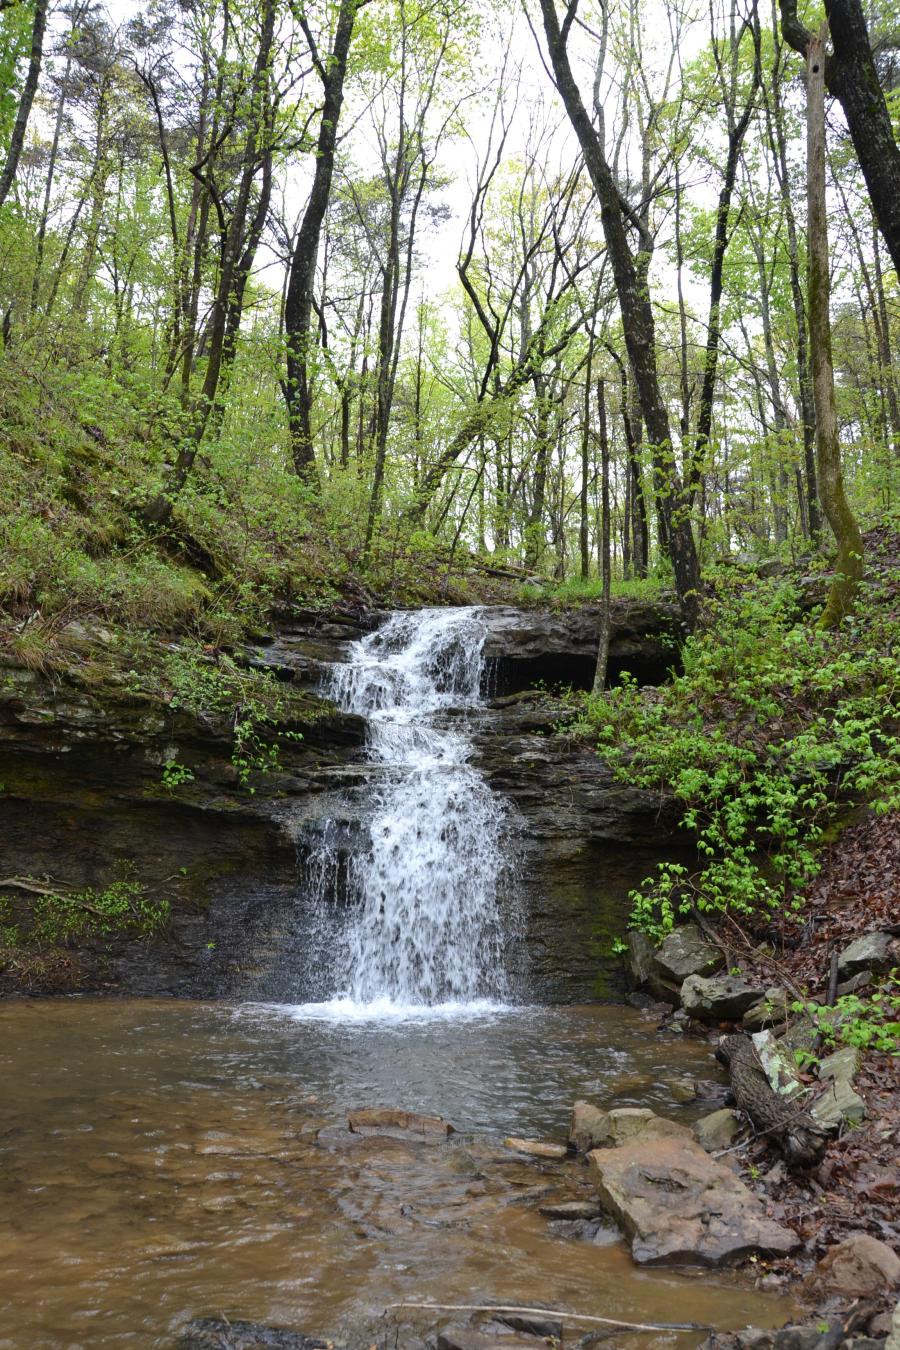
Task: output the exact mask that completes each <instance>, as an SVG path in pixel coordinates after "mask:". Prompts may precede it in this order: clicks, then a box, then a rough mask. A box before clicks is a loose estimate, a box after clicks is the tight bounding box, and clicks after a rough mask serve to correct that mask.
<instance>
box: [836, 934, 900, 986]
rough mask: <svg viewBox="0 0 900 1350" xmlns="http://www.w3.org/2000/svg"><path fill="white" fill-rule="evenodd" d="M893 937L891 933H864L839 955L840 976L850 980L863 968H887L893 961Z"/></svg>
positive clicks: (878, 969) (879, 969)
mask: <svg viewBox="0 0 900 1350" xmlns="http://www.w3.org/2000/svg"><path fill="white" fill-rule="evenodd" d="M893 945H894V943H893V938H892V937H891V934H890V933H864V934H863V936H862V937H858V938H857V939H856V941H855V942H851V943H850V946H849V947H845V948H844V950H843V951H842V952H841V954H840V956H839V957H838V976H839V977H840V978H841V979H843V980H848V979H849V978H850V977H851V975H856V974H858V973H859V972H860V971H862V970H871V971H882V970H887V969H888V968H889V967H890V965H891V961H892V954H893Z"/></svg>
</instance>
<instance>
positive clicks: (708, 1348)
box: [699, 1324, 822, 1350]
mask: <svg viewBox="0 0 900 1350" xmlns="http://www.w3.org/2000/svg"><path fill="white" fill-rule="evenodd" d="M821 1340H822V1328H821V1326H818V1325H815V1324H813V1325H810V1326H805V1327H779V1328H778V1330H777V1331H775V1330H773V1331H768V1330H762V1329H760V1328H759V1327H748V1328H747V1329H746V1331H714V1332H713V1334H712V1335H711V1336H707V1338H706V1340H705V1341H703V1342H702V1344H701V1345H700V1346H699V1350H816V1348H817V1346H818V1345H819V1344H820V1342H821Z"/></svg>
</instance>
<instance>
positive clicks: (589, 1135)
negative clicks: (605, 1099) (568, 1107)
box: [569, 1102, 659, 1153]
mask: <svg viewBox="0 0 900 1350" xmlns="http://www.w3.org/2000/svg"><path fill="white" fill-rule="evenodd" d="M658 1119H659V1118H658V1117H657V1116H655V1115H654V1113H653V1112H652V1111H650V1110H648V1108H647V1107H644V1106H617V1107H614V1108H613V1110H611V1111H601V1110H600V1108H599V1107H597V1106H591V1104H590V1102H576V1103H575V1108H574V1110H573V1112H572V1126H571V1129H570V1130H569V1139H570V1141H571V1142H572V1143H573V1144H574V1145H575V1147H576V1148H577V1149H578V1151H579V1153H590V1151H591V1149H595V1148H610V1147H614V1146H616V1145H618V1144H621V1143H622V1142H623V1141H624V1140H626V1139H631V1138H632V1137H633V1136H634V1135H636V1134H639V1133H640V1131H641V1130H642V1129H643V1128H644V1126H645V1125H646V1124H647V1122H648V1121H650V1120H658Z"/></svg>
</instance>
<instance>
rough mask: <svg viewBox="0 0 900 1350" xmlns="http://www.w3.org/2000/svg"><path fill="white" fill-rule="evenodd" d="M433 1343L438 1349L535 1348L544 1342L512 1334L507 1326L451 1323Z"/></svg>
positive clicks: (511, 1349)
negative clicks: (490, 1326)
mask: <svg viewBox="0 0 900 1350" xmlns="http://www.w3.org/2000/svg"><path fill="white" fill-rule="evenodd" d="M430 1343H431V1344H433V1345H435V1346H436V1347H437V1350H535V1347H536V1346H538V1345H542V1344H544V1340H543V1338H542V1337H541V1338H536V1337H534V1336H527V1335H515V1334H510V1332H509V1331H508V1330H506V1329H505V1328H501V1327H499V1326H495V1327H493V1328H489V1327H471V1326H465V1325H463V1324H461V1323H451V1324H450V1325H449V1326H445V1327H443V1328H442V1329H441V1330H440V1331H439V1332H438V1334H437V1339H436V1340H435V1341H433V1342H430Z"/></svg>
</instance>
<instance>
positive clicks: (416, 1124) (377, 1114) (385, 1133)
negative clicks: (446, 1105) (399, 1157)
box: [347, 1106, 455, 1144]
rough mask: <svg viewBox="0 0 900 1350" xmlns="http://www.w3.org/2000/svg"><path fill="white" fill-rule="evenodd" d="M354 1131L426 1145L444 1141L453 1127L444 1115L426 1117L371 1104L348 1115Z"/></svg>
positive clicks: (354, 1132)
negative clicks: (414, 1141)
mask: <svg viewBox="0 0 900 1350" xmlns="http://www.w3.org/2000/svg"><path fill="white" fill-rule="evenodd" d="M347 1128H348V1129H349V1130H350V1132H351V1134H362V1135H379V1136H381V1137H382V1138H386V1139H403V1140H416V1141H420V1142H423V1143H426V1144H437V1143H442V1142H443V1141H444V1140H445V1139H447V1138H448V1136H449V1135H451V1134H453V1133H454V1132H455V1131H454V1128H453V1126H452V1125H451V1124H449V1122H448V1121H446V1120H444V1118H443V1117H442V1116H423V1115H419V1114H417V1113H416V1112H415V1111H395V1110H392V1109H390V1108H386V1107H380V1106H372V1107H365V1108H364V1109H362V1110H359V1111H350V1112H349V1113H348V1115H347Z"/></svg>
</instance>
